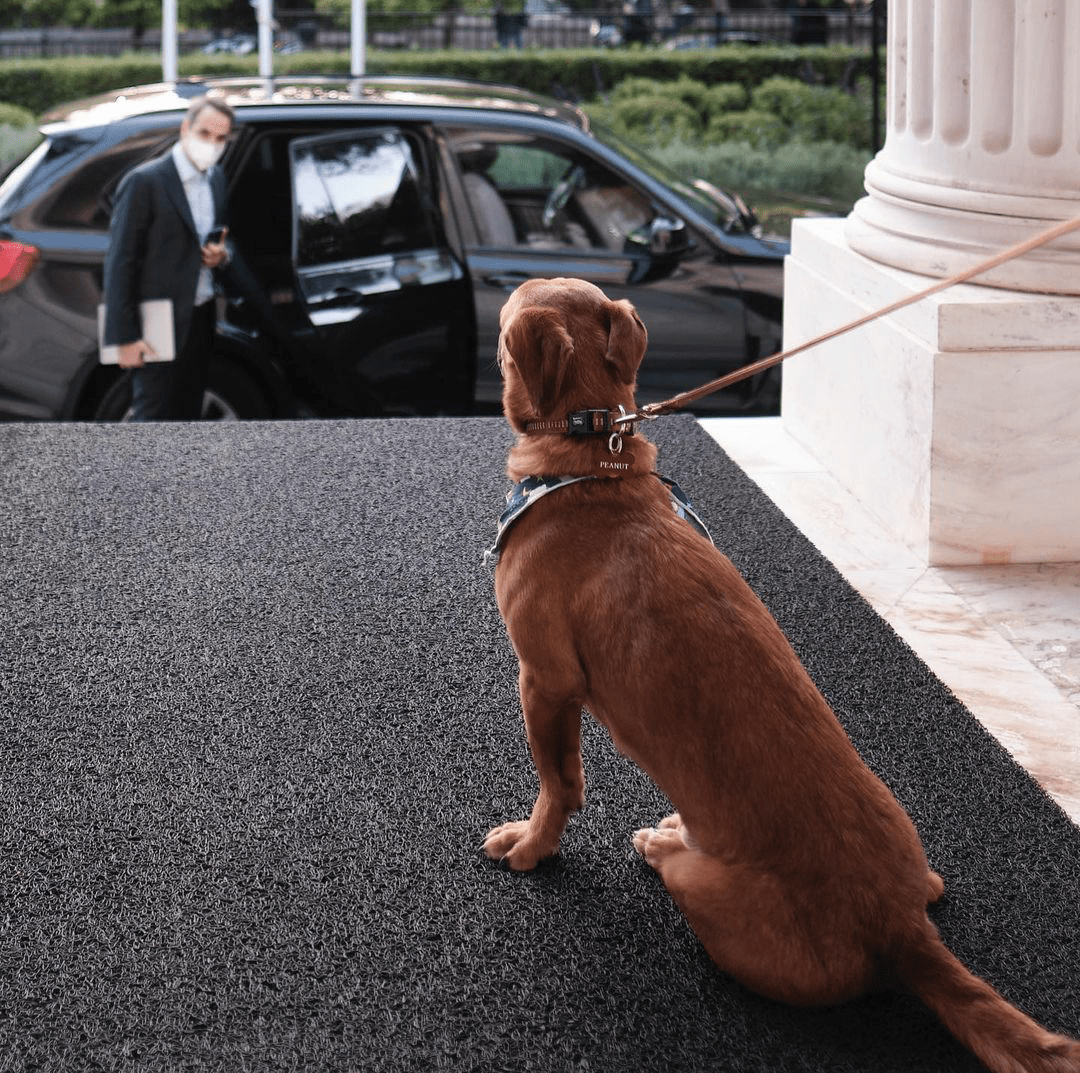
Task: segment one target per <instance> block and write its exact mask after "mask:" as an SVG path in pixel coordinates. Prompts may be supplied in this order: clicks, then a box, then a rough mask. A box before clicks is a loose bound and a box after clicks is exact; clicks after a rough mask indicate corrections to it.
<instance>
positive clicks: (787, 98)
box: [750, 76, 870, 148]
mask: <svg viewBox="0 0 1080 1073" xmlns="http://www.w3.org/2000/svg"><path fill="white" fill-rule="evenodd" d="M750 100H751V107H752V108H755V109H758V110H760V111H763V112H771V113H772V114H773V115H775V116H778V117H779V118H780V119H781V120H783V122H784V123H785V124H786V125H787V127H788V129H789V130H790V131H791V134H792V137H795V138H800V139H802V140H803V141H812V142H820V141H834V142H847V143H849V144H851V145H854V146H856V147H858V148H867V147H869V145H870V127H869V122H868V116H867V111H866V107H865V105H864V104H863V103H862V102H861V101H860V100H859V99H858V98H856V97H855V96H853V95H852V94H850V93H845V92H844V91H843V90H842V89H838V88H836V87H832V86H809V85H807V84H806V83H805V82H800V81H798V80H797V79H794V78H782V77H779V76H777V77H773V78H768V79H766V80H765V81H764V82H762V83H761V85H760V86H757V87H756V88H755V89H754V90H753V92H752V93H751V95H750Z"/></svg>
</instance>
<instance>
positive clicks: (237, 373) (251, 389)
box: [94, 363, 273, 421]
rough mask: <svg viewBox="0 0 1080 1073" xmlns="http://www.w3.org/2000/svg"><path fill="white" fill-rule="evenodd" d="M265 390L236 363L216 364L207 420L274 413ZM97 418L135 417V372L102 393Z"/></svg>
mask: <svg viewBox="0 0 1080 1073" xmlns="http://www.w3.org/2000/svg"><path fill="white" fill-rule="evenodd" d="M272 416H273V415H272V414H271V412H270V407H269V405H268V404H267V402H266V398H265V397H264V396H263V393H262V392H261V391H260V390H259V388H258V387H257V386H256V384H255V383H254V381H253V380H252V379H251V378H250V377H249V376H248V375H247V374H246V373H244V372H243V371H242V370H240V369H239V368H237V367H236V366H235V365H226V364H220V363H219V364H214V365H212V366H211V367H210V375H209V377H208V382H207V385H206V392H205V393H204V395H203V407H202V420H203V421H257V420H260V419H262V418H267V417H272ZM94 420H95V421H130V420H131V374H130V373H122V374H121V375H120V376H119V377H118V378H117V379H116V380H114V381H113V383H112V385H111V386H110V387H109V389H108V390H107V391H106V392H105V394H104V395H103V396H102V397H101V401H100V402H99V403H98V405H97V408H96V409H95V410H94Z"/></svg>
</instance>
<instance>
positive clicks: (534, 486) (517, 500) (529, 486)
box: [484, 473, 715, 563]
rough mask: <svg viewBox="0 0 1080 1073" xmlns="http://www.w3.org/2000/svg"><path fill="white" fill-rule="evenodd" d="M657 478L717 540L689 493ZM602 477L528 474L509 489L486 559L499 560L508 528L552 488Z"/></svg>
mask: <svg viewBox="0 0 1080 1073" xmlns="http://www.w3.org/2000/svg"><path fill="white" fill-rule="evenodd" d="M655 477H656V479H657V480H659V481H662V482H663V483H664V485H665V486H666V487H667V490H668V495H669V496H670V497H671V507H672V509H673V510H674V511H675V513H676V515H677V516H678V517H680V518H684V519H686V521H688V522H689V523H690V524H691V525H692V526H693V527H694V528H695V529H696V530H697V531H698V532H699V533H700V534H701V535H702V536H703V537H704V538H705V539H706V540H707V541H708V542H709V543H710V544H713V543H715V541H714V540H713V538H712V536H711V535H710V533H709V530H708V529H707V528H706V526H705V523H704V522H703V521H702V520H701V518H700V517H699V516H698V514H697V511H695V510H694V508H693V507H692V506H691V505H690V499H689V498H688V496H687V494H686V493H685V492H684V491H683V490H682V489H681V488H680V487H679V486H678V485H677V484H676V483H675V482H674V481H673V480H670V479H669V478H667V477H661V476H660V474H659V473H657V474H655ZM599 479H600V478H599V477H591V476H590V477H526V478H525V479H524V480H523V481H518V483H517V484H515V485H514V486H513V488H511V489H510V491H509V492H507V493H506V510H504V511H503V512H502V514H501V515H500V517H499V526H498V529H497V530H496V533H495V543H494V544H492V545H491V547H490V548H488V549H487V551H485V552H484V562H485V563H497V562H498V561H499V553H500V551H501V550H502V541H503V537H504V536H505V535H506V531H507V530H508V529H509V528H510V526H512V525H513V524H514V522H516V521H517V520H518V518H520V517H521V516H522V514H524V513H525V511H526V510H528V509H529V507H531V506H532V505H533V503H535V502H536V501H537V500H538V499H541V498H543V497H544V496H546V495H547V494H548V493H549V492H554V491H555V490H556V489H558V488H565V487H567V485H571V484H577V483H579V482H580V481H596V480H599Z"/></svg>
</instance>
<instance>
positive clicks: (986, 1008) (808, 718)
mask: <svg viewBox="0 0 1080 1073" xmlns="http://www.w3.org/2000/svg"><path fill="white" fill-rule="evenodd" d="M501 327H502V334H501V339H500V346H499V361H500V365H501V367H502V371H503V377H504V390H503V404H504V409H505V412H506V417H507V420H508V421H509V422H510V424H511V426H512V427H513V429H514V430H515V431H516V432H517V433H518V439H517V443H516V445H515V446H514V447H513V448H512V449H511V451H510V455H509V460H508V467H507V472H508V473H509V475H510V478H511V480H513V481H520V480H522V479H523V478H526V477H530V476H547V475H558V476H578V477H587V478H599V479H588V480H583V481H579V482H577V483H573V484H571V485H569V486H567V487H563V488H560V489H559V490H557V491H555V492H554V493H553V494H551V495H544V496H543V499H542V501H540V498H539V497H538V498H537V500H536V502H535V505H533V506H531V507H530V508H529V509H528V510H526V511H524V512H523V513H522V514H521V515H520V516H519V517H518V518H517V519H516V520H515V521H514V522H513V524H512V525H511V527H510V528H509V529H507V530H506V532H505V534H504V535H503V537H502V544H503V548H502V557H501V559H500V561H499V564H498V567H497V569H496V575H495V590H496V596H497V598H498V602H499V608H500V610H501V612H502V615H503V619H504V620H505V622H506V626H507V630H508V632H509V634H510V639H511V641H512V642H513V645H514V649H515V651H516V653H517V656H518V660H519V663H520V673H519V684H520V689H521V702H522V706H523V708H524V713H525V722H526V727H527V729H528V736H529V743H530V746H531V748H532V755H533V759H534V762H535V765H536V769H537V772H538V774H539V778H540V792H539V795H538V797H537V799H536V803H535V805H534V807H533V810H532V814H531V815H530V817H529V819H528V820H522V821H518V822H515V823H506V824H503V825H502V826H500V827H496V828H495V829H494V830H492V831H491V832H490V833H489V834H488V836H487V839H486V841H485V844H484V848H485V850H486V852H487V854H488V856H490V857H492V858H493V859H495V860H500V861H505V862H506V864H508V865H509V866H510V867H511V868H513V869H517V870H525V869H530V868H533V867H534V866H535V865H536V863H537V862H538V861H539V860H541V859H542V858H544V857H548V856H550V855H551V854H553V853H555V852H556V850H557V848H558V845H559V838H560V836H561V834H562V832H563V829H564V827H565V825H566V822H567V819H568V817H569V816H570V814H571V813H572V812H574V811H576V810H577V809H580V808H581V807H582V805H583V803H584V799H585V777H584V771H583V769H582V763H581V749H580V732H581V710H582V708H583V707H587V708H588V710H589V711H590V712H591V713H592V714H593V715H594V716H595V717H596V718H597V719H598V720H599V721H600V722H601V723H603V724H604V726H606V727H607V729H608V730H609V732H610V733H611V736H612V738H613V739H614V741H615V744H616V745H617V746H618V748H619V749H620V750H621V751H622V752H624V753H625V754H627V755H628V756H630V757H631V758H632V759H633V760H634V761H635V762H636V763H637V764H639V765H640V766H641V767H642V768H643V769H644V770H645V771H646V772H648V774H649V775H650V776H651V777H652V778H653V780H654V781H655V782H656V784H657V785H658V786H659V787H660V789H661V790H663V791H664V793H665V794H666V795H667V796H668V798H669V799H670V800H671V801H672V802H673V803H674V804H675V806H676V808H678V810H679V811H678V813H676V814H675V815H673V816H669V817H668V818H667V819H665V820H663V821H662V822H661V823H660V826H659V828H654V829H646V830H641V831H638V832H637V833H636V834H635V836H634V845H635V846H636V848H637V849H638V851H639V852H640V853H641V854H642V855H643V856H644V857H645V859H646V860H647V861H648V862H649V864H650V865H652V867H653V868H655V869H656V870H657V871H658V872H659V873H660V875H661V877H662V878H663V881H664V883H665V885H666V886H667V888H668V890H669V891H670V892H671V894H672V896H673V897H674V898H675V900H676V902H677V903H678V904H679V906H680V908H681V909H682V911H683V912H684V913H685V915H686V917H687V919H688V920H689V921H690V924H691V925H692V926H693V928H694V931H695V932H696V933H697V935H698V936H699V938H700V939H701V941H702V942H703V943H704V945H705V947H706V949H707V950H708V952H709V954H710V955H711V956H712V958H713V960H714V961H715V962H716V963H717V964H718V965H719V966H720V967H721V968H723V969H724V970H725V971H726V972H728V973H730V974H731V975H732V976H734V977H736V978H737V979H738V980H740V981H741V982H742V983H743V984H745V985H746V986H747V987H750V988H752V989H753V990H755V991H757V992H759V993H761V994H763V995H766V996H769V997H771V998H773V999H778V1000H780V1001H783V1002H789V1003H794V1004H798V1005H818V1004H831V1003H836V1002H841V1001H844V1000H846V999H851V998H854V997H855V996H857V995H861V994H863V993H864V992H866V991H869V990H872V989H876V988H880V987H889V986H906V987H907V988H909V989H910V990H912V991H913V992H914V993H915V994H917V995H918V996H919V997H920V998H921V999H922V1000H923V1001H924V1002H925V1003H926V1004H927V1005H928V1006H930V1007H931V1008H932V1009H933V1010H934V1011H935V1012H936V1013H937V1014H938V1016H939V1017H940V1018H941V1020H942V1021H943V1022H944V1023H945V1025H946V1026H947V1027H948V1028H949V1030H950V1031H951V1032H953V1034H954V1035H956V1037H957V1038H958V1039H960V1040H961V1041H962V1042H963V1043H964V1044H965V1045H967V1046H968V1047H970V1048H971V1050H973V1051H974V1052H975V1053H976V1054H977V1055H978V1056H979V1057H980V1058H981V1059H982V1061H983V1062H985V1063H986V1065H987V1066H989V1067H990V1068H991V1069H993V1070H997V1071H999V1073H1020V1071H1023V1073H1052V1071H1053V1073H1067V1071H1069V1073H1080V1044H1078V1043H1076V1042H1073V1041H1072V1040H1069V1039H1066V1038H1065V1037H1063V1036H1058V1035H1053V1034H1051V1033H1049V1032H1046V1031H1045V1030H1043V1029H1042V1028H1040V1027H1039V1026H1038V1025H1037V1024H1035V1022H1034V1021H1032V1020H1030V1019H1029V1018H1028V1017H1026V1016H1025V1015H1024V1014H1022V1013H1020V1011H1019V1010H1016V1009H1015V1008H1013V1007H1012V1006H1010V1005H1009V1004H1008V1003H1006V1002H1005V1000H1004V999H1002V998H1001V997H1000V996H999V995H998V994H997V993H996V992H995V991H994V990H993V989H992V988H991V987H990V986H989V985H988V984H986V983H984V982H983V981H981V980H979V979H978V978H976V977H975V976H973V975H972V974H971V973H969V972H968V971H967V969H965V968H964V967H963V966H962V965H961V964H960V962H958V961H957V960H956V958H954V957H953V955H952V954H951V953H949V951H948V950H947V949H946V948H945V946H944V945H943V944H942V942H941V939H940V938H939V936H938V933H937V930H936V929H935V927H934V925H933V924H932V923H931V922H930V919H929V917H928V916H927V913H926V904H927V902H928V901H934V900H936V899H937V898H939V897H940V896H941V894H942V891H943V889H944V884H943V883H942V881H941V879H940V877H939V876H937V875H936V874H935V873H934V872H932V871H931V870H930V868H929V867H928V865H927V861H926V856H925V854H924V853H923V849H922V845H921V844H920V842H919V837H918V835H917V834H916V832H915V828H914V826H913V825H912V823H911V821H910V819H909V818H908V817H907V815H906V814H905V813H904V811H903V809H901V807H900V806H899V804H897V802H896V800H895V799H894V798H893V796H892V794H891V793H890V792H889V790H888V789H887V788H886V787H885V785H884V784H883V783H882V782H881V781H880V780H879V779H878V778H877V777H876V776H875V775H874V774H873V773H872V772H871V771H870V770H869V769H868V768H867V767H866V765H865V764H864V763H863V762H862V760H861V759H860V758H859V756H858V754H857V753H856V752H855V750H854V748H853V747H852V745H851V743H850V741H849V740H848V738H847V736H846V735H845V733H844V731H843V729H842V728H841V726H840V724H839V722H838V721H837V719H836V717H835V716H834V715H833V713H832V711H831V710H830V709H829V707H828V705H827V704H826V702H825V700H824V698H823V697H822V696H821V694H820V693H819V692H818V690H817V689H816V688H815V686H814V684H813V683H812V682H811V680H810V678H809V676H808V675H807V673H806V671H805V670H804V669H803V667H802V666H801V665H800V663H799V661H798V658H797V657H796V655H795V653H794V651H793V650H792V649H791V647H790V645H789V644H788V642H787V640H786V638H785V637H784V635H783V634H782V633H781V631H780V628H779V627H778V626H777V625H776V623H775V621H774V620H773V619H772V617H771V616H770V615H769V613H768V612H767V611H766V610H765V607H764V606H763V605H762V604H761V602H760V601H759V600H758V599H757V597H756V596H755V595H754V594H753V592H751V590H750V588H749V587H748V586H747V585H746V583H745V582H744V581H743V580H742V578H741V577H740V576H739V574H738V573H737V571H736V570H735V568H734V567H733V566H732V564H731V563H730V562H729V561H728V559H727V558H725V557H724V556H723V555H722V554H720V552H718V551H717V550H716V549H715V548H713V546H712V545H711V543H710V542H709V541H707V540H706V539H704V538H703V537H702V536H701V535H699V534H698V533H697V532H695V531H694V529H692V528H691V526H690V525H688V524H687V523H686V522H685V521H684V520H682V518H680V517H679V515H678V514H677V513H676V511H674V510H673V509H672V500H671V498H670V496H669V494H668V491H667V488H666V487H665V486H664V485H663V484H661V482H660V481H659V480H658V479H657V478H656V477H655V476H654V475H653V463H654V460H655V456H656V448H655V447H653V445H652V444H650V443H648V442H647V441H646V440H645V439H644V438H643V437H642V436H640V435H627V436H625V437H623V443H622V451H621V453H614V449H615V448H617V447H618V443H609V433H607V432H604V433H603V434H601V435H585V436H576V435H568V434H567V431H566V427H565V423H566V421H567V420H568V419H570V420H573V421H575V422H576V423H581V422H582V421H584V423H586V424H590V423H592V422H593V421H594V420H595V423H596V424H597V425H599V426H601V427H602V426H603V424H604V418H603V417H597V418H595V419H594V417H593V414H592V413H589V414H587V415H586V416H585V417H584V418H580V417H578V416H577V415H578V413H579V412H580V411H590V410H591V409H594V408H598V407H599V408H602V410H604V411H617V409H618V407H619V406H623V407H625V408H626V410H627V411H630V412H633V405H634V385H635V378H636V374H637V368H638V365H639V364H640V362H641V359H642V357H643V356H644V353H645V345H646V332H645V328H644V326H643V325H642V323H641V321H640V320H639V319H638V317H637V314H636V313H635V312H634V310H633V307H632V306H631V305H630V303H629V302H625V301H620V302H613V301H609V300H608V299H607V298H606V297H605V296H604V294H603V293H602V292H601V291H599V290H598V289H597V288H596V287H594V286H592V285H591V284H589V283H585V282H582V281H580V280H572V279H555V280H546V281H545V280H534V281H531V282H528V283H525V284H524V285H522V286H521V287H520V288H518V290H517V291H515V292H514V294H513V295H512V296H511V297H510V299H509V300H508V301H507V303H506V305H505V307H504V308H503V311H502V318H501ZM568 415H574V417H573V418H568ZM616 622H618V623H620V624H622V625H621V628H619V629H616V628H614V623H616ZM627 624H630V626H629V627H627Z"/></svg>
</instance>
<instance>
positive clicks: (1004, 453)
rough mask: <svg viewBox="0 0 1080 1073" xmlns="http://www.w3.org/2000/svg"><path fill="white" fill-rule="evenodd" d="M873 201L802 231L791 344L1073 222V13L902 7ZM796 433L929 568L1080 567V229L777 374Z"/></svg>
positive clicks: (1006, 6)
mask: <svg viewBox="0 0 1080 1073" xmlns="http://www.w3.org/2000/svg"><path fill="white" fill-rule="evenodd" d="M887 62H888V104H887V116H888V126H887V131H886V141H885V146H884V148H883V149H882V151H881V152H880V153H879V154H878V156H877V157H876V158H875V160H874V161H873V162H872V163H871V164H870V166H869V167H868V168H867V172H866V188H867V197H865V198H863V199H862V200H861V201H859V202H858V204H857V205H856V207H855V209H854V211H853V212H852V214H851V215H850V216H849V217H848V218H847V219H846V220H844V221H832V220H828V221H823V220H808V221H799V222H797V223H796V226H795V227H794V229H793V236H792V237H793V249H792V255H791V257H790V258H789V260H788V266H787V272H786V279H785V326H784V333H785V340H784V341H785V345H786V346H792V345H794V344H797V343H799V342H802V341H804V340H805V339H808V338H811V337H812V336H814V335H817V334H819V333H820V332H823V331H825V330H826V329H829V328H832V327H835V326H837V325H838V324H841V323H844V322H845V321H846V320H849V319H854V318H855V317H856V316H860V315H862V314H864V313H867V312H870V311H872V310H873V309H875V308H879V307H881V306H884V305H887V304H889V303H890V302H893V301H896V300H897V299H899V298H902V297H905V296H907V295H910V294H913V293H915V292H917V291H919V290H921V289H922V288H923V287H925V286H926V285H928V284H929V283H930V282H932V280H931V279H928V278H927V277H945V276H950V275H953V274H954V273H956V272H958V271H961V270H963V269H966V268H969V267H971V266H972V265H973V264H975V263H977V262H978V261H980V260H983V259H985V258H986V257H988V256H991V255H992V254H996V253H998V252H1000V251H1001V250H1002V249H1004V248H1006V247H1008V246H1012V245H1014V244H1015V243H1017V242H1019V241H1021V240H1023V239H1025V238H1029V237H1031V236H1032V235H1034V234H1036V233H1037V232H1039V231H1041V230H1044V229H1045V228H1047V227H1048V226H1050V225H1052V224H1054V223H1056V222H1058V221H1061V220H1067V219H1070V218H1072V217H1076V216H1080V0H890V2H889V37H888V61H887ZM782 416H783V422H784V427H785V429H786V430H787V431H788V432H789V433H790V434H791V435H792V436H794V437H795V438H796V439H798V440H799V441H801V442H802V443H803V444H804V445H805V446H807V447H808V448H809V449H810V450H811V451H812V452H813V453H814V454H815V455H817V456H818V458H819V459H820V460H821V461H822V462H824V463H825V464H826V465H827V466H828V468H829V469H830V470H831V471H832V472H833V474H834V475H835V476H836V477H837V478H838V479H840V480H841V481H842V482H843V483H844V484H845V485H846V486H847V487H848V488H849V490H850V491H852V492H853V493H854V494H855V495H856V496H857V497H858V498H859V499H860V501H862V502H863V504H864V505H865V506H866V507H867V508H868V509H870V510H871V511H872V512H873V513H874V514H875V515H877V517H878V518H879V520H881V521H883V522H884V523H885V524H886V525H888V526H889V528H890V529H891V530H892V531H893V532H894V533H895V534H897V535H898V536H900V537H902V539H903V540H904V541H905V542H906V543H907V544H909V545H910V546H911V547H912V548H914V549H915V550H916V551H917V552H918V553H919V554H920V555H922V556H923V557H924V558H925V560H926V561H927V562H929V563H938V564H944V563H979V562H997V563H1000V562H1010V561H1011V562H1020V561H1024V562H1044V561H1070V560H1080V232H1073V233H1072V234H1071V235H1069V236H1067V237H1065V238H1064V239H1062V240H1059V241H1058V242H1056V243H1055V244H1054V245H1053V246H1050V247H1046V248H1043V249H1041V250H1037V251H1033V252H1032V253H1030V254H1028V255H1027V256H1025V257H1024V258H1022V259H1020V260H1018V261H1014V262H1012V263H1010V264H1008V265H1005V266H1002V267H1001V268H999V269H998V270H996V271H995V273H994V274H993V275H992V276H988V277H982V278H981V279H980V280H979V285H974V284H969V285H964V286H960V287H956V288H952V289H950V290H947V291H945V292H943V293H942V294H939V295H937V296H935V297H933V298H931V299H928V300H925V301H923V302H922V303H919V304H918V305H915V306H912V307H909V308H908V309H905V310H903V311H901V312H900V313H897V314H893V315H892V316H890V317H888V318H886V319H884V320H881V321H877V322H875V323H874V324H873V325H871V326H869V327H867V328H862V329H859V330H857V331H856V332H853V333H851V334H850V335H847V336H844V337H842V338H841V339H838V340H835V341H833V342H830V343H828V344H825V345H823V346H821V347H819V348H817V349H816V350H814V351H812V352H810V353H807V354H803V355H799V356H797V357H795V358H793V359H791V361H789V362H788V363H787V364H786V365H785V367H784V391H783V399H782Z"/></svg>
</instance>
